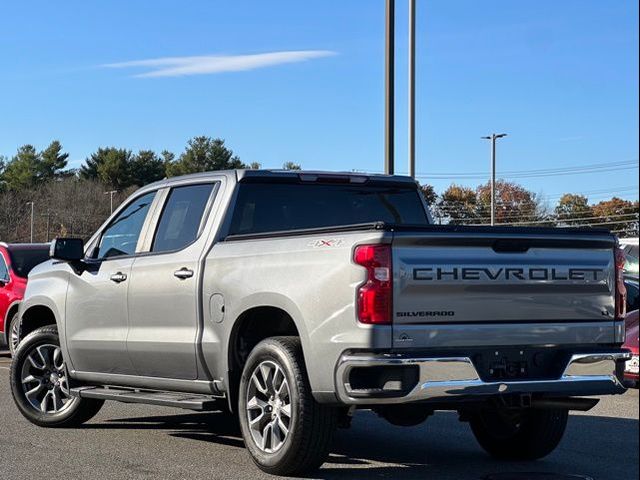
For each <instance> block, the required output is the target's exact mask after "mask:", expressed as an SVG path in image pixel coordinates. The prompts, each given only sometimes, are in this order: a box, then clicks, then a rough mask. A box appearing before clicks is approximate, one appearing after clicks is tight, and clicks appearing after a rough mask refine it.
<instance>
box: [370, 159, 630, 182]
mask: <svg viewBox="0 0 640 480" xmlns="http://www.w3.org/2000/svg"><path fill="white" fill-rule="evenodd" d="M637 165H638V159H634V160H623V161H616V162H607V163H593V164H587V165H574V166H571V167H558V168H542V169H533V170H504V171H501V172H499V174H500V176H508V177H509V178H531V177H539V176H554V175H569V174H582V173H600V172H607V171H617V170H629V169H632V168H635V167H636V166H637ZM372 173H382V172H372ZM488 176H489V174H488V173H487V172H433V173H425V172H420V173H417V174H416V177H418V178H434V179H450V178H453V179H456V178H460V179H473V178H487V177H488Z"/></svg>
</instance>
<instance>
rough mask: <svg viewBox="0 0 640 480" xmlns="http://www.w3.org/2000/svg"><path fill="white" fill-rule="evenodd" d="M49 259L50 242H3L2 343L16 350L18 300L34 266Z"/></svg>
mask: <svg viewBox="0 0 640 480" xmlns="http://www.w3.org/2000/svg"><path fill="white" fill-rule="evenodd" d="M48 259H49V244H47V243H25V244H17V243H16V244H10V245H7V244H6V243H2V242H0V343H2V342H1V341H2V340H4V341H5V342H6V343H7V345H9V350H10V351H11V353H12V354H13V351H14V350H15V347H16V345H17V344H18V332H19V325H18V321H17V320H18V304H19V303H20V300H22V296H23V295H24V289H25V288H26V286H27V276H28V275H29V272H30V271H31V269H32V268H33V267H35V266H36V265H38V264H39V263H42V262H44V261H46V260H48Z"/></svg>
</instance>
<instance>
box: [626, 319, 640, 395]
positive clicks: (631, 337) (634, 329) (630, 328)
mask: <svg viewBox="0 0 640 480" xmlns="http://www.w3.org/2000/svg"><path fill="white" fill-rule="evenodd" d="M625 327H626V331H627V340H626V342H625V344H624V348H628V349H629V350H631V353H632V354H633V357H632V358H631V360H629V361H627V363H626V365H625V369H624V378H625V380H627V381H629V382H631V383H632V384H633V385H634V386H635V387H636V388H637V387H638V365H639V361H638V310H634V311H633V312H629V313H628V314H627V318H626V321H625Z"/></svg>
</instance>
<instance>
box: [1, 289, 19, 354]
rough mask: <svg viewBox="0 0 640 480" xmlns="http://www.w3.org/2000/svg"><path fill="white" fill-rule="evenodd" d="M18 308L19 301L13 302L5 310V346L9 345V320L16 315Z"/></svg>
mask: <svg viewBox="0 0 640 480" xmlns="http://www.w3.org/2000/svg"><path fill="white" fill-rule="evenodd" d="M19 307H20V300H16V301H14V302H13V303H12V304H11V305H9V308H8V309H7V313H6V315H5V317H4V340H5V342H6V343H7V345H9V335H11V332H10V331H9V330H10V328H9V322H10V321H11V319H12V318H13V316H14V315H15V314H16V313H18V309H19Z"/></svg>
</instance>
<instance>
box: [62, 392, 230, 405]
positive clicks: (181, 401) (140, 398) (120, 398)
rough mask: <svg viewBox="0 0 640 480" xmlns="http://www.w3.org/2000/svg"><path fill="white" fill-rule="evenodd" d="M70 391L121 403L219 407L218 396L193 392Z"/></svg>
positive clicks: (76, 395)
mask: <svg viewBox="0 0 640 480" xmlns="http://www.w3.org/2000/svg"><path fill="white" fill-rule="evenodd" d="M70 392H71V396H73V397H80V398H96V399H100V400H115V401H117V402H123V403H144V404H148V405H160V406H163V407H175V408H184V409H187V410H197V411H212V410H219V409H220V403H219V401H218V400H219V398H217V397H212V396H210V395H198V394H193V393H178V392H161V391H150V390H135V389H126V388H120V387H113V388H110V387H78V388H72V389H71V391H70Z"/></svg>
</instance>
